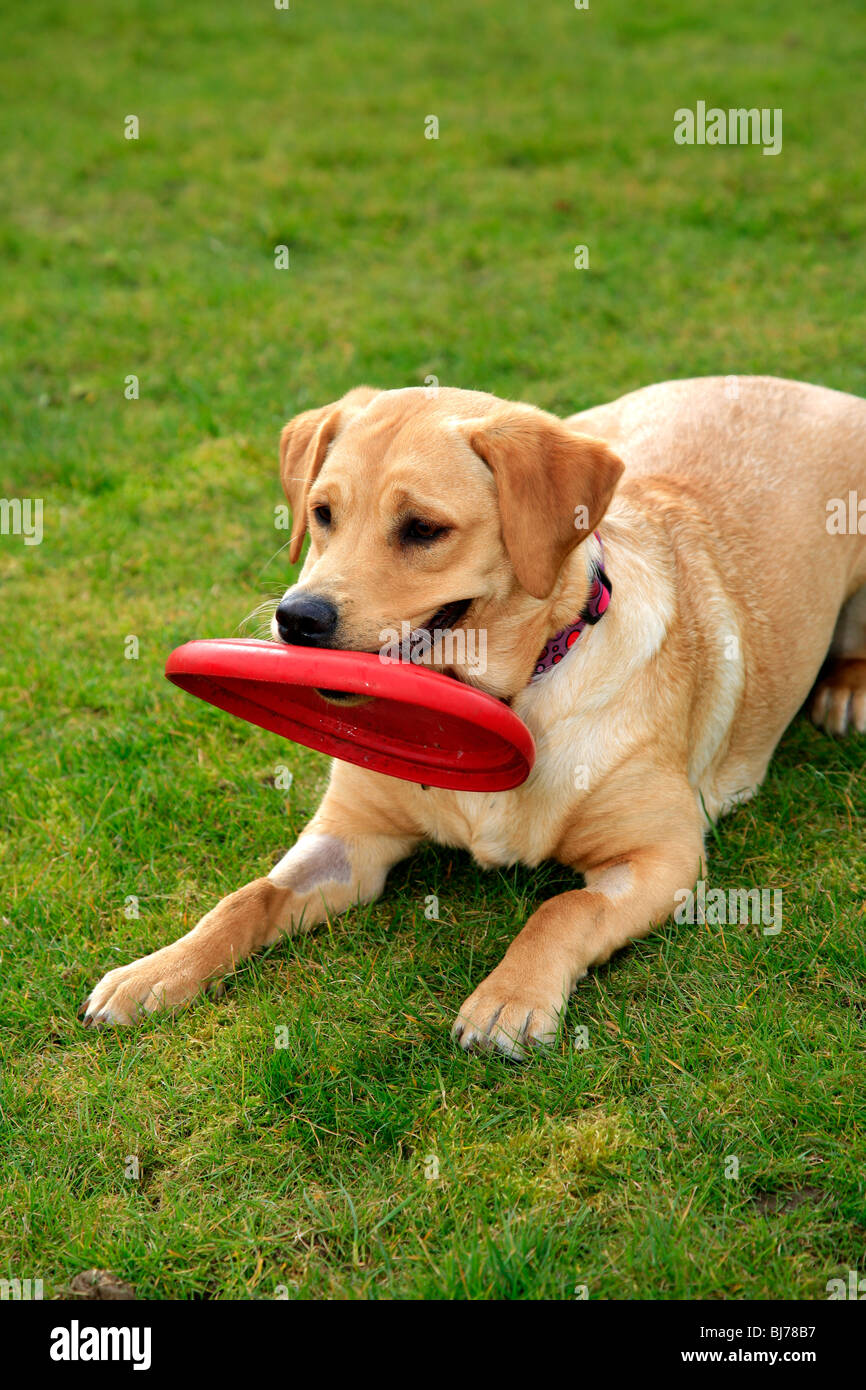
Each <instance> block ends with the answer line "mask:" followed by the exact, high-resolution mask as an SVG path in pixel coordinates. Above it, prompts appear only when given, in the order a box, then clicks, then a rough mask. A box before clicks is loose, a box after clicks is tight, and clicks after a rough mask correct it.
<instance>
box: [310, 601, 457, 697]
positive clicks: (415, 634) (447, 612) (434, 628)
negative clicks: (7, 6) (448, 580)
mask: <svg viewBox="0 0 866 1390" xmlns="http://www.w3.org/2000/svg"><path fill="white" fill-rule="evenodd" d="M471 604H472V599H471V598H461V599H455V600H454V601H453V603H443V605H442V607H441V608H437V609H436V612H435V613H433V614H432V616H431V617H429V618H428V619H427V621H426V622H425V623H423V624H421V625H419V626H418V627H415V628H413V629H412V632H411V640H412V641H413V642H417V641H418V640H419V639H423V638H424V637H426V639H427V640H428V641H429V642H431V643H432V641H433V640H434V638H435V635H436V633H445V632H450V630H451V628H453V627H455V626H456V625H457V623H459V622H460V620H461V618H464V617H465V616H466V614H467V612H468V611H469V608H470V606H471ZM378 654H379V653H378V651H375V652H370V653H369V655H371V656H377V655H378ZM318 693H319V694H320V695H321V696H322V699H324V700H328V701H330V702H331V703H332V704H339V705H352V704H355V705H357V704H363V703H364V702H365V701H366V700H367V699H369V696H367V695H354V694H353V693H352V692H351V691H348V690H321V689H320V690H319V692H318Z"/></svg>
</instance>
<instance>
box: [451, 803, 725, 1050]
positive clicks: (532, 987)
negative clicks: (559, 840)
mask: <svg viewBox="0 0 866 1390" xmlns="http://www.w3.org/2000/svg"><path fill="white" fill-rule="evenodd" d="M688 800H689V801H690V802H691V803H692V804H691V805H690V806H689V805H687V807H686V810H687V819H686V821H685V823H680V824H679V826H677V827H676V828H674V827H668V835H669V838H664V837H662V836H660V837H659V839H658V841H657V842H654V843H651V844H649V845H647V844H644V845H643V846H642V847H641V848H638V849H632V850H630V851H628V850H627V851H625V852H622V853H619V854H614V855H610V856H609V857H606V858H605V859H604V860H602V861H601V862H599V863H597V865H596V867H594V868H592V869H587V870H586V871H585V879H586V887H585V888H580V889H576V890H575V891H574V892H570V893H562V894H561V895H560V896H559V897H556V898H551V899H550V900H549V901H548V902H546V903H544V904H543V905H542V906H541V907H540V908H539V909H538V910H537V911H536V912H534V913H533V915H532V916H531V917H530V919H529V921H528V922H527V923H526V926H525V927H524V928H523V930H522V931H521V932H520V934H519V935H518V936H517V937H515V939H514V941H512V943H511V945H510V946H509V947H508V950H507V951H506V952H505V956H504V957H503V960H502V962H501V964H500V965H498V966H497V967H496V969H495V970H494V971H493V972H492V973H491V974H490V975H488V977H487V979H486V980H484V981H483V983H482V984H480V985H479V986H478V988H477V989H476V990H475V992H474V993H473V994H471V995H470V996H469V998H468V999H467V1000H466V1002H465V1004H464V1005H463V1007H462V1008H461V1010H460V1013H459V1015H458V1017H457V1020H456V1022H455V1024H454V1030H453V1032H454V1036H455V1037H456V1038H457V1039H458V1040H459V1042H460V1045H461V1047H464V1048H466V1049H467V1050H469V1049H473V1048H474V1049H481V1050H485V1051H487V1050H493V1049H494V1048H498V1049H499V1050H500V1051H501V1052H504V1053H505V1054H506V1056H508V1057H512V1058H515V1059H521V1058H523V1057H525V1056H526V1054H527V1051H528V1050H529V1049H531V1048H534V1047H538V1046H541V1045H543V1044H546V1043H550V1042H552V1041H553V1040H554V1038H555V1036H556V1032H557V1028H558V1025H559V1019H560V1016H561V1014H562V1011H563V1008H564V1007H565V1003H566V1001H567V999H568V996H569V994H570V993H571V992H572V990H573V989H574V987H575V985H576V984H577V981H578V980H580V979H581V978H582V977H583V976H584V975H585V974H586V973H587V971H588V969H589V968H590V966H593V965H601V964H603V962H604V961H606V960H608V959H609V958H610V956H612V955H613V953H614V951H617V950H619V948H620V947H621V946H625V945H626V943H627V942H629V941H631V940H634V939H635V938H637V937H640V936H644V935H646V933H647V932H648V931H650V930H651V928H652V927H653V926H654V925H656V924H657V923H659V922H663V921H664V920H665V918H666V917H668V916H669V915H670V914H671V912H672V911H673V909H674V906H675V904H676V901H677V898H676V895H677V893H678V891H680V890H686V889H690V888H692V886H693V885H694V883H695V880H696V879H697V877H698V875H699V873H700V866H701V861H702V851H703V836H702V833H701V826H700V820H699V816H698V814H697V810H696V808H695V806H694V798H693V796H691V794H689V797H688Z"/></svg>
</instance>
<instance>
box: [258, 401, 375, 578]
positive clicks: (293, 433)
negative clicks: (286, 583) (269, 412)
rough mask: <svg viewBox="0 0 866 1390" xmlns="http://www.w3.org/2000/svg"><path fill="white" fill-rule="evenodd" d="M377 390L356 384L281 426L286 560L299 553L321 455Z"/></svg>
mask: <svg viewBox="0 0 866 1390" xmlns="http://www.w3.org/2000/svg"><path fill="white" fill-rule="evenodd" d="M378 395H379V392H378V391H376V390H374V388H373V387H372V386H356V387H355V389H354V391H349V392H347V394H346V395H345V396H343V397H342V399H341V400H339V401H333V402H332V403H331V404H330V405H320V406H319V407H318V409H317V410H305V411H304V413H303V415H296V416H295V418H294V420H290V421H289V423H288V424H287V425H284V426H283V430H282V433H281V435H280V479H281V481H282V484H283V491H284V492H285V494H286V496H287V497H288V499H289V506H290V507H291V509H292V539H291V543H290V546H289V561H290V563H291V564H294V563H295V561H296V560H297V558H298V556H299V555H300V553H301V546H302V545H303V543H304V536H305V534H306V530H307V493H308V492H309V490H310V487H311V486H312V484H313V483H314V482H315V480H316V477H317V476H318V473H319V469H320V468H321V466H322V464H323V463H324V461H325V455H326V454H327V452H328V449H329V448H330V446H331V445H332V444H333V442H334V440H335V439H336V438H337V435H338V434H339V433H340V431H341V430H343V429H345V427H346V425H347V424H348V423H349V420H350V419H351V418H352V416H353V415H357V414H358V412H359V411H361V410H363V409H364V406H365V405H368V404H369V403H370V401H371V400H372V399H373V397H374V396H378Z"/></svg>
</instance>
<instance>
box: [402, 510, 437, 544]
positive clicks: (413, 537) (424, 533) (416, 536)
mask: <svg viewBox="0 0 866 1390" xmlns="http://www.w3.org/2000/svg"><path fill="white" fill-rule="evenodd" d="M447 530H448V527H447V526H437V525H436V523H435V521H423V520H422V519H421V517H417V516H416V517H413V518H412V520H411V521H407V523H406V525H405V526H404V527H403V540H404V541H435V540H438V539H439V537H440V536H444V535H445V533H446V531H447Z"/></svg>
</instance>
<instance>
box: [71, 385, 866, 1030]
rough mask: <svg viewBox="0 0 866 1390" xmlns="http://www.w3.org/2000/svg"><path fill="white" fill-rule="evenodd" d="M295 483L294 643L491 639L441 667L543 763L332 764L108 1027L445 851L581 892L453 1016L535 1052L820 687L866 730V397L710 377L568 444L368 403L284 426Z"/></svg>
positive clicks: (840, 720)
mask: <svg viewBox="0 0 866 1390" xmlns="http://www.w3.org/2000/svg"><path fill="white" fill-rule="evenodd" d="M281 463H282V479H283V485H284V488H285V491H286V494H287V496H288V499H289V502H290V504H291V507H292V511H293V516H294V518H295V530H294V535H293V541H292V550H291V558H292V559H293V560H295V559H297V558H298V556H299V553H300V549H301V545H302V541H303V537H304V534H305V532H306V531H307V530H309V534H310V548H309V553H308V555H307V558H306V562H305V564H304V566H303V568H302V570H301V572H300V576H299V578H298V582H297V584H296V585H294V586H293V587H292V588H291V589H289V590H288V592H287V593H286V595H285V596H284V598H283V599H282V600H281V602H280V605H279V607H278V609H277V611H276V614H275V618H274V628H273V635H274V637H275V638H276V639H283V640H287V641H291V642H302V643H310V644H313V645H322V646H328V647H341V648H349V649H352V650H362V651H373V652H375V651H377V650H380V649H381V645H382V641H383V633H384V632H386V631H389V630H395V629H396V630H400V629H401V625H402V624H403V623H404V622H407V623H408V624H409V625H410V628H411V631H412V632H413V633H417V632H426V633H431V632H433V631H434V630H445V631H449V632H455V631H459V630H460V629H467V630H469V629H471V630H474V631H475V632H478V633H483V634H484V635H485V636H486V653H487V659H486V663H484V668H483V670H482V669H480V667H479V664H478V663H477V662H476V663H475V664H474V665H470V664H469V663H468V662H467V663H466V664H464V665H462V666H461V665H460V664H459V662H458V663H457V664H456V665H455V666H453V667H452V668H450V669H451V674H453V675H454V676H456V677H457V678H458V679H460V680H465V681H469V682H471V683H473V684H476V685H478V686H480V687H481V688H483V689H484V690H487V691H489V692H490V693H491V694H493V695H495V696H497V697H499V698H501V699H503V700H507V701H509V702H510V704H511V706H512V708H513V709H514V711H515V712H516V713H517V714H518V715H519V716H520V718H521V719H523V720H524V721H525V723H526V724H527V725H528V726H529V728H530V729H531V730H532V733H533V735H534V737H535V741H536V744H537V749H538V756H537V761H536V764H535V767H534V769H533V771H532V774H531V775H530V777H529V779H528V781H526V782H525V783H524V784H523V785H522V786H520V787H517V788H515V789H514V790H512V791H505V792H496V793H479V792H457V791H441V790H436V789H432V788H431V789H425V788H423V787H421V786H418V785H415V784H412V783H407V782H399V781H396V780H394V779H391V778H388V777H385V776H383V775H381V774H378V773H374V772H370V771H368V770H363V769H361V768H358V767H354V766H351V765H350V764H347V763H341V762H336V763H334V765H333V768H332V771H331V778H330V784H329V787H328V791H327V793H326V795H325V797H324V800H323V801H322V804H321V806H320V807H319V810H318V812H317V813H316V815H315V816H314V817H313V820H312V821H311V823H310V825H309V826H308V827H307V829H306V830H305V831H304V832H303V834H302V835H301V836H300V838H299V840H298V842H297V844H296V845H295V846H294V847H293V848H292V849H291V850H289V852H288V854H286V856H285V857H284V858H283V859H282V860H281V862H280V863H279V864H278V865H277V867H276V868H275V869H273V870H272V872H271V873H270V874H269V875H268V876H267V878H257V879H255V880H253V882H251V883H248V884H247V885H246V887H244V888H240V889H239V890H238V891H237V892H235V893H232V894H231V895H230V896H229V897H227V898H224V899H223V901H222V902H220V903H218V905H217V906H216V907H215V908H213V910H212V911H211V912H209V913H208V914H207V915H206V916H205V917H204V918H203V919H202V921H201V922H199V924H198V926H196V927H195V928H194V929H193V930H192V931H191V932H189V933H188V934H187V935H186V936H184V937H182V938H181V939H180V940H179V941H176V942H174V944H173V945H169V946H165V947H163V949H162V950H159V951H156V952H155V953H154V954H152V955H149V956H145V957H144V958H143V959H141V960H137V961H134V962H133V963H132V964H131V965H127V966H123V967H121V968H119V969H116V970H112V971H110V972H109V973H108V974H107V975H106V976H105V977H104V979H103V980H101V981H100V983H99V984H98V985H97V987H96V989H95V990H94V991H93V993H92V995H91V996H90V999H89V1000H88V1001H87V1004H86V1006H85V1010H86V1012H85V1018H86V1021H87V1022H88V1023H110V1024H122V1023H130V1022H132V1021H133V1020H134V1019H135V1018H136V1017H137V1016H138V1015H139V1014H141V1013H145V1014H148V1013H151V1012H153V1011H154V1010H157V1009H161V1008H176V1007H178V1006H180V1005H182V1004H185V1003H186V1002H187V1001H189V1000H191V999H192V998H193V996H194V995H196V994H197V993H198V992H199V991H200V990H201V989H202V988H203V987H204V986H205V985H206V984H207V983H208V982H209V981H212V980H215V979H217V978H219V977H221V976H224V975H225V974H226V973H227V972H229V971H231V970H232V969H233V968H234V966H236V964H237V963H238V961H240V960H242V959H243V958H244V957H245V956H247V955H249V954H250V952H252V951H255V950H256V949H257V948H259V947H262V946H265V945H266V944H268V943H270V942H273V941H275V940H276V939H277V938H278V937H280V936H281V935H283V934H286V933H294V932H299V931H305V930H307V929H308V928H310V927H312V926H313V925H314V924H315V923H317V922H321V921H322V920H323V919H324V918H325V915H326V914H328V915H331V914H333V913H338V912H342V911H344V910H345V909H346V908H348V907H351V906H352V904H354V903H357V902H359V901H360V902H367V901H369V900H370V899H372V898H375V897H376V896H377V895H378V894H379V893H381V891H382V887H383V885H384V882H385V877H386V875H387V873H388V870H389V869H390V868H391V866H392V865H394V864H396V863H397V861H398V860H400V859H403V858H404V857H405V856H406V855H408V854H409V853H410V852H411V850H412V849H413V847H414V846H416V845H417V844H418V843H419V841H421V840H422V839H425V838H427V839H432V840H435V841H437V842H438V843H440V844H444V845H454V846H461V847H463V848H465V849H468V850H469V851H470V852H471V853H472V854H473V855H474V857H475V859H476V860H477V861H478V862H479V863H480V864H482V865H485V866H488V865H508V864H514V863H516V862H518V861H519V862H521V863H523V864H527V865H535V864H539V863H540V862H541V861H542V860H544V859H556V860H559V861H560V862H561V863H563V864H565V865H568V866H569V867H571V868H573V869H574V870H576V871H579V872H580V873H581V874H582V875H583V876H584V882H585V887H575V888H574V890H573V891H571V892H566V893H563V894H561V895H559V896H557V897H555V898H552V899H551V900H550V901H548V902H545V903H544V904H543V905H542V906H541V907H539V908H538V910H537V911H536V912H534V913H533V914H532V916H531V917H530V918H529V921H528V922H527V923H526V925H525V926H524V928H523V930H522V931H521V932H520V933H519V935H518V936H517V937H516V938H515V940H514V941H512V943H511V945H510V946H509V947H508V949H507V951H506V952H505V956H504V958H503V960H502V962H501V964H499V965H498V966H497V967H496V969H495V970H494V971H493V973H492V974H491V975H489V976H488V977H487V979H485V980H483V981H481V983H480V984H479V985H478V987H477V989H476V990H475V991H474V993H473V994H471V995H470V997H469V998H468V999H467V1000H466V1001H465V1002H464V1003H463V1005H462V1007H461V1008H460V1011H459V1014H458V1016H457V1021H456V1023H455V1025H454V1033H455V1036H456V1037H457V1038H458V1039H459V1041H460V1043H461V1045H462V1046H463V1047H464V1048H473V1047H475V1048H499V1049H500V1050H501V1051H502V1052H504V1053H506V1054H508V1055H510V1056H514V1057H520V1056H523V1055H524V1054H525V1052H526V1051H527V1050H528V1049H529V1048H531V1047H533V1046H534V1045H537V1044H540V1043H544V1042H546V1041H548V1040H550V1039H551V1038H553V1036H554V1035H555V1032H556V1028H557V1023H558V1020H559V1017H560V1014H561V1011H562V1009H563V1005H564V1002H565V1000H566V999H567V998H568V995H569V994H570V992H571V991H572V990H573V989H574V987H575V985H576V983H577V981H578V980H580V978H581V977H582V976H583V975H585V974H586V972H587V970H588V969H589V968H590V966H593V965H598V964H600V963H601V962H602V961H606V960H607V959H608V958H609V956H610V955H611V954H612V953H613V952H614V951H616V950H618V949H619V948H620V947H621V946H624V945H625V944H626V943H627V942H628V941H630V940H632V939H633V938H635V937H639V936H642V935H644V934H645V933H646V932H647V931H648V930H649V929H650V927H651V926H652V925H653V924H654V923H659V922H662V921H664V919H665V918H667V917H668V916H669V915H670V914H671V912H672V909H673V907H674V904H675V902H677V901H680V900H681V898H680V897H678V895H682V894H683V893H684V891H686V890H688V889H690V888H691V887H692V886H693V885H694V883H695V880H696V879H697V878H698V877H699V875H700V873H701V872H702V861H703V845H704V833H705V831H706V829H707V826H708V823H709V821H710V820H714V819H715V818H716V817H718V816H720V815H722V814H723V813H724V812H725V811H727V810H729V809H730V808H731V807H733V806H735V805H736V804H737V803H738V802H741V801H744V800H745V799H746V798H748V797H750V796H752V794H753V793H754V792H755V790H756V788H757V787H758V786H759V785H760V783H761V780H762V778H763V777H764V774H765V772H766V770H767V764H768V762H769V760H770V757H771V755H772V753H773V749H774V748H775V746H776V744H777V742H778V740H779V738H780V737H781V735H782V733H783V731H784V729H785V727H786V725H787V724H788V723H789V722H790V720H791V719H792V718H793V717H794V715H795V714H796V712H797V710H798V709H799V707H800V706H801V705H802V703H803V701H804V700H805V699H806V697H807V696H808V694H809V692H810V690H811V689H812V687H813V686H814V685H815V682H816V679H817V678H818V677H819V673H820V679H819V680H818V684H817V686H816V688H815V691H814V695H813V703H812V712H813V717H814V718H815V720H816V721H817V722H818V723H820V724H822V725H823V726H824V727H825V728H826V729H828V730H829V731H830V732H832V733H836V734H842V733H845V732H846V731H847V730H849V729H857V730H859V731H860V732H861V733H862V732H864V731H866V401H863V400H860V399H858V398H856V397H854V396H849V395H844V394H841V393H839V392H836V391H830V390H826V389H824V388H822V387H818V386H808V385H801V384H799V383H797V382H790V381H780V380H775V379H772V378H767V377H740V378H733V377H727V378H706V379H698V380H691V381H671V382H666V383H664V384H662V385H658V386H650V387H648V388H646V389H645V390H641V391H635V392H634V393H632V394H631V395H628V396H624V397H623V398H622V399H621V400H617V401H614V402H613V403H612V404H610V405H603V406H598V407H597V408H595V409H592V410H587V411H585V412H583V413H581V414H579V415H574V416H572V417H571V418H569V419H567V420H564V421H563V420H559V419H557V418H555V417H554V416H552V415H549V414H546V413H545V412H543V411H541V410H537V409H535V408H533V407H532V406H528V405H516V404H512V403H510V402H507V401H502V400H499V399H497V398H496V397H494V396H490V395H486V394H484V393H481V392H476V391H459V390H445V389H441V390H438V391H437V392H435V393H431V392H429V391H427V390H424V389H409V390H398V391H381V392H379V391H375V390H372V389H368V388H366V387H361V388H359V389H357V390H355V391H350V392H349V394H348V395H347V396H345V397H344V398H343V399H342V400H341V401H338V402H336V403H335V404H333V405H327V406H323V407H322V408H321V409H318V410H311V411H307V412H306V413H305V414H303V415H300V416H299V417H298V418H297V419H295V420H293V421H292V422H291V423H290V424H288V425H286V427H285V429H284V430H283V434H282V447H281ZM608 600H609V601H608ZM451 654H452V657H453V650H452V653H451ZM825 659H826V664H825ZM822 666H823V671H822Z"/></svg>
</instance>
